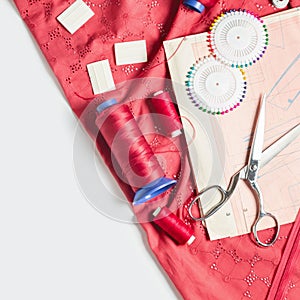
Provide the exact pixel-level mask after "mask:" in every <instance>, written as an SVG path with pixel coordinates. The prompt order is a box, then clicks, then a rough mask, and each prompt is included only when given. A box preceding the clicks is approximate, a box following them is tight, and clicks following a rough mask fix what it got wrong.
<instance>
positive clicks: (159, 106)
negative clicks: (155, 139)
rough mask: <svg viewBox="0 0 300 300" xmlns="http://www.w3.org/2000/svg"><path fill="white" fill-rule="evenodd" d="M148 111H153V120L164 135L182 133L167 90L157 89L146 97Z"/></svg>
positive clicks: (172, 135) (174, 135)
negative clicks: (149, 96) (151, 95)
mask: <svg viewBox="0 0 300 300" xmlns="http://www.w3.org/2000/svg"><path fill="white" fill-rule="evenodd" d="M148 104H149V107H150V111H151V112H152V113H154V114H155V115H154V119H155V120H154V122H155V124H156V126H157V127H158V128H159V130H160V131H161V132H162V133H163V134H164V135H166V136H170V137H176V136H178V135H180V134H181V133H182V131H181V129H182V124H181V122H180V118H179V115H178V113H177V110H176V107H175V105H174V103H173V101H172V98H171V96H170V94H169V93H168V92H164V91H158V92H156V93H154V95H153V97H152V98H151V99H148Z"/></svg>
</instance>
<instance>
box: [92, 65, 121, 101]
mask: <svg viewBox="0 0 300 300" xmlns="http://www.w3.org/2000/svg"><path fill="white" fill-rule="evenodd" d="M86 67H87V69H88V73H89V77H90V80H91V84H92V88H93V92H94V94H95V95H97V94H100V93H105V92H108V91H112V90H115V89H116V87H115V83H114V79H113V76H112V73H111V69H110V65H109V62H108V59H105V60H100V61H96V62H94V63H91V64H88V65H87V66H86Z"/></svg>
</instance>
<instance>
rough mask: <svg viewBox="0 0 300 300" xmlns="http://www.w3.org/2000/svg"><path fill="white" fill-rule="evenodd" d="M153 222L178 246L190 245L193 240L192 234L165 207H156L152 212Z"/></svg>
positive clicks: (191, 231)
mask: <svg viewBox="0 0 300 300" xmlns="http://www.w3.org/2000/svg"><path fill="white" fill-rule="evenodd" d="M152 215H153V217H154V218H153V222H154V223H155V224H157V225H158V226H159V227H160V228H161V229H163V230H164V231H165V232H166V233H167V234H168V235H169V236H170V237H171V238H172V239H173V240H175V241H176V242H177V243H178V244H180V245H184V244H188V245H191V244H192V243H193V242H194V240H195V236H194V232H193V229H192V228H191V227H189V226H188V225H186V224H185V223H184V222H183V221H182V220H181V219H179V218H178V217H177V216H176V215H175V214H173V213H172V212H171V211H170V210H169V209H168V208H167V207H166V206H164V207H163V208H161V207H158V208H157V209H156V210H155V211H154V212H153V214H152Z"/></svg>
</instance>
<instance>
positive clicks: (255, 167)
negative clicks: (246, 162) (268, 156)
mask: <svg viewBox="0 0 300 300" xmlns="http://www.w3.org/2000/svg"><path fill="white" fill-rule="evenodd" d="M250 170H251V171H252V172H254V171H256V170H257V165H254V164H253V165H251V166H250Z"/></svg>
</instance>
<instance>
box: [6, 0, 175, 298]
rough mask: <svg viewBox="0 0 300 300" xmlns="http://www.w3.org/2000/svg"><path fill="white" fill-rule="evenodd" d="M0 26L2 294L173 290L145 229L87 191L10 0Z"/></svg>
mask: <svg viewBox="0 0 300 300" xmlns="http://www.w3.org/2000/svg"><path fill="white" fill-rule="evenodd" d="M0 25H1V26H0V37H1V47H0V59H1V68H0V80H1V81H0V82H1V83H0V85H1V94H0V97H1V110H0V136H1V155H0V166H1V167H0V179H1V188H0V241H1V246H0V282H1V289H0V299H3V300H19V299H30V300H40V299H43V300H47V299H51V300H53V299H57V300H66V299H72V300H77V299H80V300H82V299H88V300H93V299H97V300H98V299H105V300H106V299H109V300H110V299H132V300H135V299H136V300H137V299H138V300H140V299H143V300H147V299H149V300H150V299H151V300H152V299H164V300H168V299H177V298H178V297H179V296H178V295H176V294H175V292H174V291H173V290H172V288H171V286H170V284H168V281H167V279H166V277H165V276H164V275H163V272H162V271H161V270H160V268H159V266H158V265H157V264H156V263H155V259H154V258H153V257H152V256H151V254H150V252H148V251H147V250H146V248H145V246H144V243H143V241H142V239H143V237H144V234H143V233H142V232H141V231H140V230H139V229H138V228H137V227H136V226H135V225H126V224H122V223H118V222H116V221H112V220H111V219H108V218H106V217H104V216H103V215H101V214H99V213H98V212H97V211H96V210H95V209H93V208H92V207H91V205H90V204H89V203H88V202H87V201H86V200H85V198H84V196H83V195H82V194H81V192H80V190H79V187H78V185H77V182H76V179H75V176H74V171H73V161H72V151H73V149H72V147H73V137H74V132H75V127H76V121H75V118H74V117H73V115H72V113H71V110H70V109H69V107H68V105H67V104H66V101H65V100H64V97H63V95H62V93H61V91H60V88H59V87H58V85H57V82H56V80H55V78H54V77H53V75H52V73H51V71H50V70H49V68H48V66H47V64H46V63H45V59H44V58H43V57H42V56H41V54H40V51H39V49H38V48H37V46H36V44H35V42H34V41H33V40H32V38H31V35H30V33H29V32H28V30H27V29H26V27H25V24H24V23H23V21H22V20H21V18H20V17H19V15H18V13H17V12H16V8H15V7H14V5H13V4H12V3H11V1H9V0H1V1H0ZM16 70H18V71H16ZM16 86H17V87H18V88H16ZM108 200H109V199H108ZM103 241H104V242H103Z"/></svg>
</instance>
